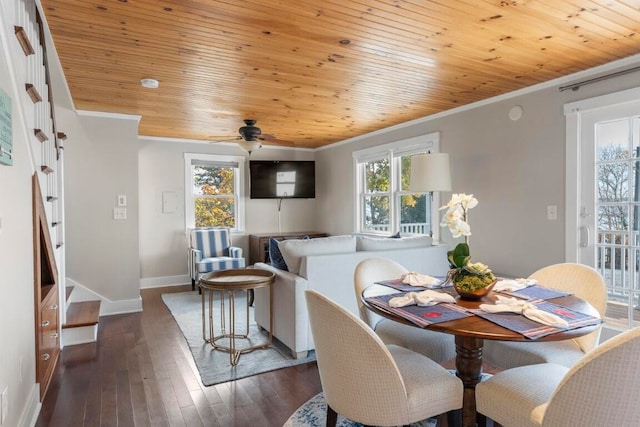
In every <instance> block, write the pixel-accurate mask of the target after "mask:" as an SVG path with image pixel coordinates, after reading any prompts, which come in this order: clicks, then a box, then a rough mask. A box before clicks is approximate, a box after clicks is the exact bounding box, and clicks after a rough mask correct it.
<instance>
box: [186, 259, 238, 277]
mask: <svg viewBox="0 0 640 427" xmlns="http://www.w3.org/2000/svg"><path fill="white" fill-rule="evenodd" d="M196 265H197V268H198V273H208V272H210V271H218V270H228V269H230V268H244V266H245V262H244V258H231V257H216V258H203V259H202V260H201V261H200V262H198V263H197V264H196Z"/></svg>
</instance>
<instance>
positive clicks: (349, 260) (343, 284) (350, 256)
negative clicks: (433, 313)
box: [254, 236, 448, 358]
mask: <svg viewBox="0 0 640 427" xmlns="http://www.w3.org/2000/svg"><path fill="white" fill-rule="evenodd" d="M279 247H280V250H281V252H282V255H283V258H284V259H285V261H286V263H287V267H288V268H289V270H291V271H284V270H279V269H277V268H274V267H272V266H271V265H269V264H265V263H256V264H255V265H254V267H255V268H260V269H264V270H269V271H273V272H274V273H275V275H276V279H275V283H274V284H273V316H274V328H273V329H274V330H273V335H274V336H275V337H276V338H277V339H278V340H280V341H281V342H282V343H284V344H285V345H286V346H287V347H289V349H291V352H292V355H293V357H295V358H300V357H306V355H307V352H308V351H309V350H313V349H314V348H315V346H314V344H313V337H312V336H311V329H310V327H309V316H308V313H307V306H306V303H305V296H304V291H306V290H307V289H314V290H316V291H318V292H320V293H322V294H323V295H326V296H327V297H329V298H330V299H332V300H333V301H336V302H337V303H338V304H340V305H342V306H344V307H345V308H347V309H348V310H350V311H351V312H352V313H354V314H355V315H356V316H358V315H359V314H358V306H357V302H356V296H355V291H354V283H353V275H354V271H355V268H356V266H357V265H358V263H359V262H360V261H362V260H364V259H366V258H372V257H383V258H389V259H392V260H394V261H397V262H399V263H400V264H402V265H403V266H405V267H406V268H407V269H408V270H409V271H417V272H420V273H425V274H431V275H440V276H444V275H446V273H447V270H448V262H447V255H446V253H447V250H448V248H447V247H446V246H432V245H431V240H430V239H429V237H428V236H415V237H407V238H400V239H392V238H370V237H365V236H332V237H325V238H319V239H311V240H285V241H283V242H280V243H279ZM389 279H393V278H392V277H390V278H389ZM267 292H268V290H267V289H265V288H262V289H256V294H255V319H256V322H257V323H258V325H259V326H261V327H262V328H265V329H267V330H268V329H269V304H268V293H267Z"/></svg>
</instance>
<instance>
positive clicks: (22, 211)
mask: <svg viewBox="0 0 640 427" xmlns="http://www.w3.org/2000/svg"><path fill="white" fill-rule="evenodd" d="M13 16H14V14H13V4H7V3H5V2H2V4H0V88H1V89H2V90H3V91H4V92H5V93H6V94H7V95H8V96H9V97H10V98H11V99H12V118H13V120H12V130H13V153H14V163H13V166H5V165H0V391H2V390H4V389H5V388H6V389H7V390H8V397H9V411H8V414H7V415H6V417H7V418H6V421H5V424H4V425H6V426H23V425H24V426H26V425H28V423H30V422H31V420H32V418H33V416H34V414H35V410H36V405H37V402H38V398H39V392H40V391H39V388H38V387H37V384H36V383H35V376H36V368H35V327H34V323H33V322H34V313H33V307H34V290H33V286H34V284H33V280H34V278H33V222H32V218H33V215H32V203H31V175H32V174H33V173H34V166H33V164H32V161H31V159H30V153H29V152H28V136H27V130H26V129H25V126H24V120H23V119H22V116H21V114H20V111H19V110H20V108H19V104H18V102H19V98H20V96H22V93H19V92H18V91H17V90H16V87H17V84H16V82H15V81H13V80H12V79H11V73H10V67H11V63H12V52H14V51H13V48H10V46H12V45H11V43H15V38H14V36H13Z"/></svg>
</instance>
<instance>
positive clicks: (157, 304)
mask: <svg viewBox="0 0 640 427" xmlns="http://www.w3.org/2000/svg"><path fill="white" fill-rule="evenodd" d="M189 290H190V285H186V286H175V287H166V288H160V289H145V290H142V291H141V296H142V303H143V307H144V311H143V312H141V313H131V314H123V315H116V316H103V317H101V318H100V324H99V328H98V342H97V343H93V344H82V345H77V346H68V347H66V348H65V349H64V350H63V351H62V353H61V356H60V361H59V363H58V365H57V366H56V370H55V372H54V376H53V378H52V381H51V385H50V386H49V391H48V392H47V395H46V397H45V399H44V401H43V402H42V410H41V411H40V416H39V417H38V420H37V423H36V426H37V427H58V426H60V427H75V426H78V427H80V426H82V427H91V426H116V425H118V426H127V427H129V426H136V427H140V426H147V425H150V426H153V427H156V426H160V427H162V426H171V427H173V426H175V427H192V426H205V427H209V426H212V427H244V426H247V427H249V426H251V427H253V426H258V425H259V426H261V427H262V426H265V427H271V426H273V427H280V426H282V424H283V423H284V422H285V421H286V419H287V418H288V417H289V416H290V415H291V413H293V412H294V411H295V410H296V408H298V406H300V404H301V403H303V402H304V401H306V400H307V399H309V398H311V397H312V396H314V395H315V394H316V393H318V392H319V391H320V390H321V387H320V380H319V376H318V370H317V366H316V365H315V363H311V364H308V366H307V365H300V366H295V367H292V368H286V369H280V370H277V371H273V372H268V373H265V374H262V375H257V376H254V377H249V378H244V379H241V380H238V381H232V382H229V383H224V384H219V385H215V386H211V387H205V386H204V385H203V384H202V382H201V381H200V375H199V373H198V371H197V368H196V367H195V363H194V362H193V357H192V356H191V352H190V350H189V347H188V345H187V343H186V341H185V339H184V336H183V335H182V332H181V331H180V329H179V328H178V326H177V324H176V323H175V320H174V319H173V317H172V316H171V313H169V311H168V310H167V308H166V306H165V305H164V303H163V302H162V299H161V294H162V293H168V292H185V291H189Z"/></svg>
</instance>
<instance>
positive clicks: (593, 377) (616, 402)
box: [476, 328, 640, 427]
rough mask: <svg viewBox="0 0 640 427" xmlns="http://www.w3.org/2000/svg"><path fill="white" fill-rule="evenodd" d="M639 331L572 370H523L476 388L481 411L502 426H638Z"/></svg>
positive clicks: (548, 367)
mask: <svg viewBox="0 0 640 427" xmlns="http://www.w3.org/2000/svg"><path fill="white" fill-rule="evenodd" d="M638 354H640V328H634V329H631V330H629V331H626V332H623V333H621V334H620V335H617V336H615V337H613V338H611V339H609V340H608V341H605V342H604V343H602V344H601V345H600V346H598V347H596V348H595V349H593V350H591V351H590V352H588V353H587V354H586V355H585V356H584V357H583V358H582V359H580V361H579V362H577V363H576V364H575V365H574V366H573V367H572V368H571V369H568V368H566V367H564V366H560V365H557V364H554V363H544V364H539V365H529V366H521V367H518V368H514V369H509V370H506V371H503V372H500V373H498V374H496V375H494V376H493V377H492V378H490V379H488V380H487V381H484V382H482V383H480V384H478V385H477V386H476V407H477V410H478V412H480V413H481V414H483V415H485V416H487V417H489V418H491V419H492V420H493V421H494V422H497V423H500V424H501V425H503V426H504V427H512V426H513V427H516V426H517V427H524V426H543V427H566V426H594V427H595V426H598V427H600V426H617V427H631V426H639V425H640V405H638V385H639V384H640V363H638Z"/></svg>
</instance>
